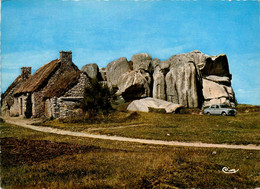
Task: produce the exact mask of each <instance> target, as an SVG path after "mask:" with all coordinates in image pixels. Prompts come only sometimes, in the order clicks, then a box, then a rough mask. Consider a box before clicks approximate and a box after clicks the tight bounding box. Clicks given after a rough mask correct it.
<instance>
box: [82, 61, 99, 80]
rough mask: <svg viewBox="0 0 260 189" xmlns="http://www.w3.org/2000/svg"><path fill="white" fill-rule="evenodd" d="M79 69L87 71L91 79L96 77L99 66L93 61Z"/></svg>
mask: <svg viewBox="0 0 260 189" xmlns="http://www.w3.org/2000/svg"><path fill="white" fill-rule="evenodd" d="M81 71H83V72H85V73H87V74H88V76H89V77H90V78H91V79H98V75H99V68H98V65H97V64H95V63H93V64H87V65H85V66H82V68H81Z"/></svg>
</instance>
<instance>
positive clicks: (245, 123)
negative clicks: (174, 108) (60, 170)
mask: <svg viewBox="0 0 260 189" xmlns="http://www.w3.org/2000/svg"><path fill="white" fill-rule="evenodd" d="M41 124H42V123H40V125H41ZM144 124H145V125H144ZM43 125H45V126H51V127H55V128H60V129H66V130H73V131H82V132H93V133H98V134H108V135H117V136H125V137H132V138H144V139H156V140H167V141H186V142H198V141H199V142H206V143H228V144H257V145H259V144H260V134H259V129H260V112H259V111H253V112H248V113H238V115H237V116H234V117H231V116H208V115H199V114H158V113H130V112H115V113H114V114H111V115H110V117H108V118H107V120H106V121H104V122H101V123H96V124H88V123H64V122H62V121H59V120H53V121H47V122H45V123H44V124H43ZM131 125H137V126H138V127H128V126H131ZM118 126H121V127H120V128H118V129H116V128H113V129H111V127H118ZM91 128H100V129H99V130H95V131H94V130H92V131H91V130H90V129H91ZM102 128H103V129H102Z"/></svg>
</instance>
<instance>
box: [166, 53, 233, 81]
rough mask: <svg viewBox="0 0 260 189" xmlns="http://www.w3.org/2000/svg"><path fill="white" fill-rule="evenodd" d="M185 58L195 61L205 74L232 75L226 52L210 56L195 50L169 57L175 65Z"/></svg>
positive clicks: (170, 61)
mask: <svg viewBox="0 0 260 189" xmlns="http://www.w3.org/2000/svg"><path fill="white" fill-rule="evenodd" d="M184 59H186V61H192V62H194V63H195V64H196V67H197V68H198V70H200V72H201V74H202V75H203V76H208V75H216V76H227V77H231V75H230V73H229V66H228V59H227V56H226V55H225V54H221V55H218V56H209V55H206V54H203V53H201V52H200V51H198V50H195V51H192V52H189V53H184V54H178V55H174V56H172V57H171V58H169V59H168V61H169V63H170V64H171V65H173V64H175V63H176V62H178V61H183V60H184Z"/></svg>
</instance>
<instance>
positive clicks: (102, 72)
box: [99, 68, 107, 81]
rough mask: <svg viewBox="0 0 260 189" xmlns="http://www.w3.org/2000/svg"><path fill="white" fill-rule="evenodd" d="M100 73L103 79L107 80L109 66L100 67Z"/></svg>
mask: <svg viewBox="0 0 260 189" xmlns="http://www.w3.org/2000/svg"><path fill="white" fill-rule="evenodd" d="M99 73H100V76H101V81H106V80H107V68H100V69H99Z"/></svg>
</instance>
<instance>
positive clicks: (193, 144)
mask: <svg viewBox="0 0 260 189" xmlns="http://www.w3.org/2000/svg"><path fill="white" fill-rule="evenodd" d="M3 119H4V120H5V121H6V122H7V123H10V124H15V125H18V126H21V127H25V128H28V129H32V130H35V131H40V132H46V133H54V134H59V135H69V136H77V137H88V138H96V139H104V140H114V141H123V142H135V143H142V144H153V145H167V146H187V147H201V148H229V149H244V150H260V146H257V145H253V144H249V145H231V144H210V143H201V142H179V141H163V140H147V139H137V138H128V137H120V136H108V135H98V134H90V133H83V132H73V131H67V130H61V129H55V128H51V127H42V126H34V125H31V124H32V123H35V122H38V121H39V120H38V119H22V118H18V117H5V118H3ZM117 128H118V127H117ZM98 129H100V128H97V130H98ZM93 130H94V129H93Z"/></svg>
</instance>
